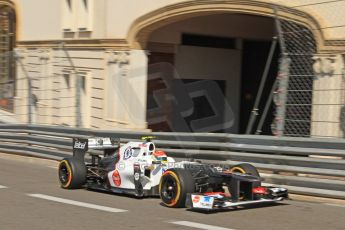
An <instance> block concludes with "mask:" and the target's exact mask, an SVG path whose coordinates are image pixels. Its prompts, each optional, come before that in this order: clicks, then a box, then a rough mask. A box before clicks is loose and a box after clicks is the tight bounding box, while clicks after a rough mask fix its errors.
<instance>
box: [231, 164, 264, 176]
mask: <svg viewBox="0 0 345 230" xmlns="http://www.w3.org/2000/svg"><path fill="white" fill-rule="evenodd" d="M230 172H234V173H243V174H248V175H252V176H255V177H260V174H259V172H258V170H257V169H256V168H255V166H253V165H251V164H248V163H242V164H238V165H234V166H232V167H231V168H230Z"/></svg>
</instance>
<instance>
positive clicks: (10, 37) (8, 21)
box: [0, 4, 16, 112]
mask: <svg viewBox="0 0 345 230" xmlns="http://www.w3.org/2000/svg"><path fill="white" fill-rule="evenodd" d="M15 31H16V15H15V11H14V9H13V8H12V7H10V6H8V5H1V4H0V69H1V71H0V109H4V110H7V111H10V112H12V111H13V97H14V93H15V61H14V55H13V49H14V47H15V40H16V34H15Z"/></svg>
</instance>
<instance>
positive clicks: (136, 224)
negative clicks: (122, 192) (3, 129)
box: [0, 154, 345, 230]
mask: <svg viewBox="0 0 345 230" xmlns="http://www.w3.org/2000/svg"><path fill="white" fill-rule="evenodd" d="M344 216H345V205H344V202H338V203H337V202H335V203H333V204H330V203H329V202H327V203H317V202H304V201H295V200H289V201H285V202H283V204H279V205H273V206H260V207H257V208H254V207H252V208H248V209H242V208H241V209H236V210H231V211H227V212H219V213H214V214H202V213H196V212H191V211H187V210H185V209H170V208H166V207H163V206H162V205H160V200H159V199H155V198H148V199H136V198H131V197H126V196H117V195H112V194H105V193H99V192H93V191H87V190H83V189H82V190H64V189H61V188H60V186H59V183H58V178H57V163H56V162H54V161H48V160H42V159H35V158H27V157H20V156H11V155H6V154H0V229H1V230H7V229H9V230H15V229H20V230H23V229H28V230H31V229H32V230H39V229H44V230H48V229H74V230H81V229H83V230H84V229H102V230H106V229H111V230H114V229H167V230H168V229H175V230H176V229H177V230H178V229H209V230H226V229H228V230H229V229H235V230H258V229H279V230H282V229H294V230H297V229H303V230H305V229H313V230H318V229H320V230H325V229H327V230H331V229H339V230H344V229H345V219H344Z"/></svg>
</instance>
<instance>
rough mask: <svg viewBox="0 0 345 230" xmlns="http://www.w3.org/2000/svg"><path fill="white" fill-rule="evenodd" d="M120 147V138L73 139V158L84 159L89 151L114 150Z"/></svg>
mask: <svg viewBox="0 0 345 230" xmlns="http://www.w3.org/2000/svg"><path fill="white" fill-rule="evenodd" d="M119 147H120V138H111V137H96V138H88V139H86V138H73V156H74V157H77V158H80V159H84V156H85V153H86V152H87V151H89V150H104V152H106V150H116V149H118V148H119Z"/></svg>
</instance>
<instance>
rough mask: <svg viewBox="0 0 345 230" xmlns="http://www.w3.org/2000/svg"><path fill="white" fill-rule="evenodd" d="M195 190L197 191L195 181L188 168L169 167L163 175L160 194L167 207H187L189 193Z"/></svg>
mask: <svg viewBox="0 0 345 230" xmlns="http://www.w3.org/2000/svg"><path fill="white" fill-rule="evenodd" d="M193 192H195V181H194V178H193V176H192V174H191V173H190V172H189V171H188V170H185V169H181V168H176V169H169V170H167V171H165V173H164V174H163V175H162V178H161V181H160V183H159V195H160V197H161V199H162V202H163V203H164V205H166V206H167V207H170V208H183V207H185V205H186V197H187V194H188V193H193Z"/></svg>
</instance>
